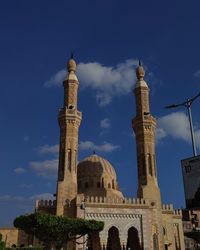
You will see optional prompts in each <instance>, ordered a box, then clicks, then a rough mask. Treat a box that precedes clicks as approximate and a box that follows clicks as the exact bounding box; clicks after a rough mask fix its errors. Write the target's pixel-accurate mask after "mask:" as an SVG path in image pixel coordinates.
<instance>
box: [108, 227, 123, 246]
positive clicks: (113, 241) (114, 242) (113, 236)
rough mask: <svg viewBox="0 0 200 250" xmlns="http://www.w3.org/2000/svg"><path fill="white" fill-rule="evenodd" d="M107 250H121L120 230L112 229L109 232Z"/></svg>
mask: <svg viewBox="0 0 200 250" xmlns="http://www.w3.org/2000/svg"><path fill="white" fill-rule="evenodd" d="M106 249H107V250H121V246H120V238H119V230H118V229H117V228H116V227H114V226H113V227H111V228H110V229H109V231H108V240H107V248H106Z"/></svg>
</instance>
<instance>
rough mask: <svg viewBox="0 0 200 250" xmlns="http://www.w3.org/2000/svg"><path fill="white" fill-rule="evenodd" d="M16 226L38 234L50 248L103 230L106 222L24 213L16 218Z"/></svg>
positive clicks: (35, 234) (29, 232) (32, 233)
mask: <svg viewBox="0 0 200 250" xmlns="http://www.w3.org/2000/svg"><path fill="white" fill-rule="evenodd" d="M14 226H15V227H17V228H19V229H22V230H23V231H25V232H26V233H28V234H31V235H34V236H36V237H37V238H38V239H39V240H41V241H42V242H44V244H45V246H46V247H47V248H48V247H49V249H50V246H51V245H56V248H58V249H59V248H61V247H62V246H63V245H64V244H66V243H67V242H68V241H70V240H75V239H76V238H77V235H78V236H79V237H81V236H84V235H86V234H91V233H92V232H95V231H101V230H103V227H104V223H103V222H99V221H95V220H84V219H80V218H67V217H63V216H55V215H50V214H44V213H32V214H27V215H22V216H19V217H17V218H16V219H15V220H14Z"/></svg>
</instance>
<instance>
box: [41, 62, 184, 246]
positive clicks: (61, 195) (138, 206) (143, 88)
mask: <svg viewBox="0 0 200 250" xmlns="http://www.w3.org/2000/svg"><path fill="white" fill-rule="evenodd" d="M67 69H68V74H67V76H66V78H65V80H64V82H63V86H64V105H63V107H62V108H61V109H60V110H59V114H58V121H59V126H60V148H59V167H58V180H57V192H56V200H55V201H54V202H53V201H37V202H36V210H37V211H43V212H46V213H52V214H56V215H62V216H68V217H79V218H85V219H94V220H98V221H104V223H105V226H104V229H103V231H101V232H100V233H98V234H97V233H95V234H94V235H92V236H91V237H90V238H89V239H88V240H87V241H85V239H80V241H79V243H81V242H83V244H72V243H71V244H70V245H69V246H68V248H67V249H70V250H85V249H90V250H128V249H129V250H167V249H168V250H184V249H185V246H184V235H183V226H182V212H181V210H175V209H174V208H173V206H172V205H171V204H162V202H161V195H160V189H159V186H158V180H157V168H156V153H155V128H156V119H155V118H154V117H153V116H152V114H151V112H150V106H149V87H148V85H147V83H146V81H145V80H144V76H145V71H144V68H143V67H142V65H141V63H139V66H138V67H137V69H136V76H137V81H136V83H135V87H134V94H135V101H136V114H135V117H134V118H133V119H132V128H133V130H134V133H135V138H136V151H137V168H138V189H137V197H136V198H126V197H124V195H123V193H122V192H121V191H120V190H119V187H118V183H117V176H116V172H115V169H114V167H113V166H112V165H111V163H110V162H109V161H107V160H106V159H104V158H102V157H100V156H98V155H97V154H95V153H94V154H93V155H91V156H88V157H87V158H85V159H84V160H82V161H80V162H79V163H78V165H77V158H78V136H79V126H80V124H81V121H82V113H81V112H80V111H79V110H78V105H77V101H78V86H79V81H78V78H77V76H76V62H75V60H74V59H73V58H71V59H70V60H69V61H68V64H67ZM85 122H87V121H85ZM130 150H131V149H130Z"/></svg>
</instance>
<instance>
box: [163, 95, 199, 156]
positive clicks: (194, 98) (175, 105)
mask: <svg viewBox="0 0 200 250" xmlns="http://www.w3.org/2000/svg"><path fill="white" fill-rule="evenodd" d="M199 96H200V92H199V93H198V94H197V95H196V96H194V97H193V98H191V99H187V100H186V101H185V102H183V103H179V104H172V105H170V106H166V107H165V108H167V109H170V108H177V107H180V106H183V107H186V108H187V111H188V116H189V123H190V133H191V139H192V149H193V155H194V156H197V150H196V144H195V138H194V129H193V123H192V112H191V106H192V103H193V102H194V100H196V99H197V98H198V97H199Z"/></svg>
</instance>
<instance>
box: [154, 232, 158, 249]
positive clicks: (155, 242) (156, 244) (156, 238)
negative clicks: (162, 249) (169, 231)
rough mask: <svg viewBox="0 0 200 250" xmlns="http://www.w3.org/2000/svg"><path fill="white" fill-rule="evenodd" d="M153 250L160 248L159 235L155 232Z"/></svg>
mask: <svg viewBox="0 0 200 250" xmlns="http://www.w3.org/2000/svg"><path fill="white" fill-rule="evenodd" d="M153 250H159V245H158V235H157V234H155V233H154V234H153Z"/></svg>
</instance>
